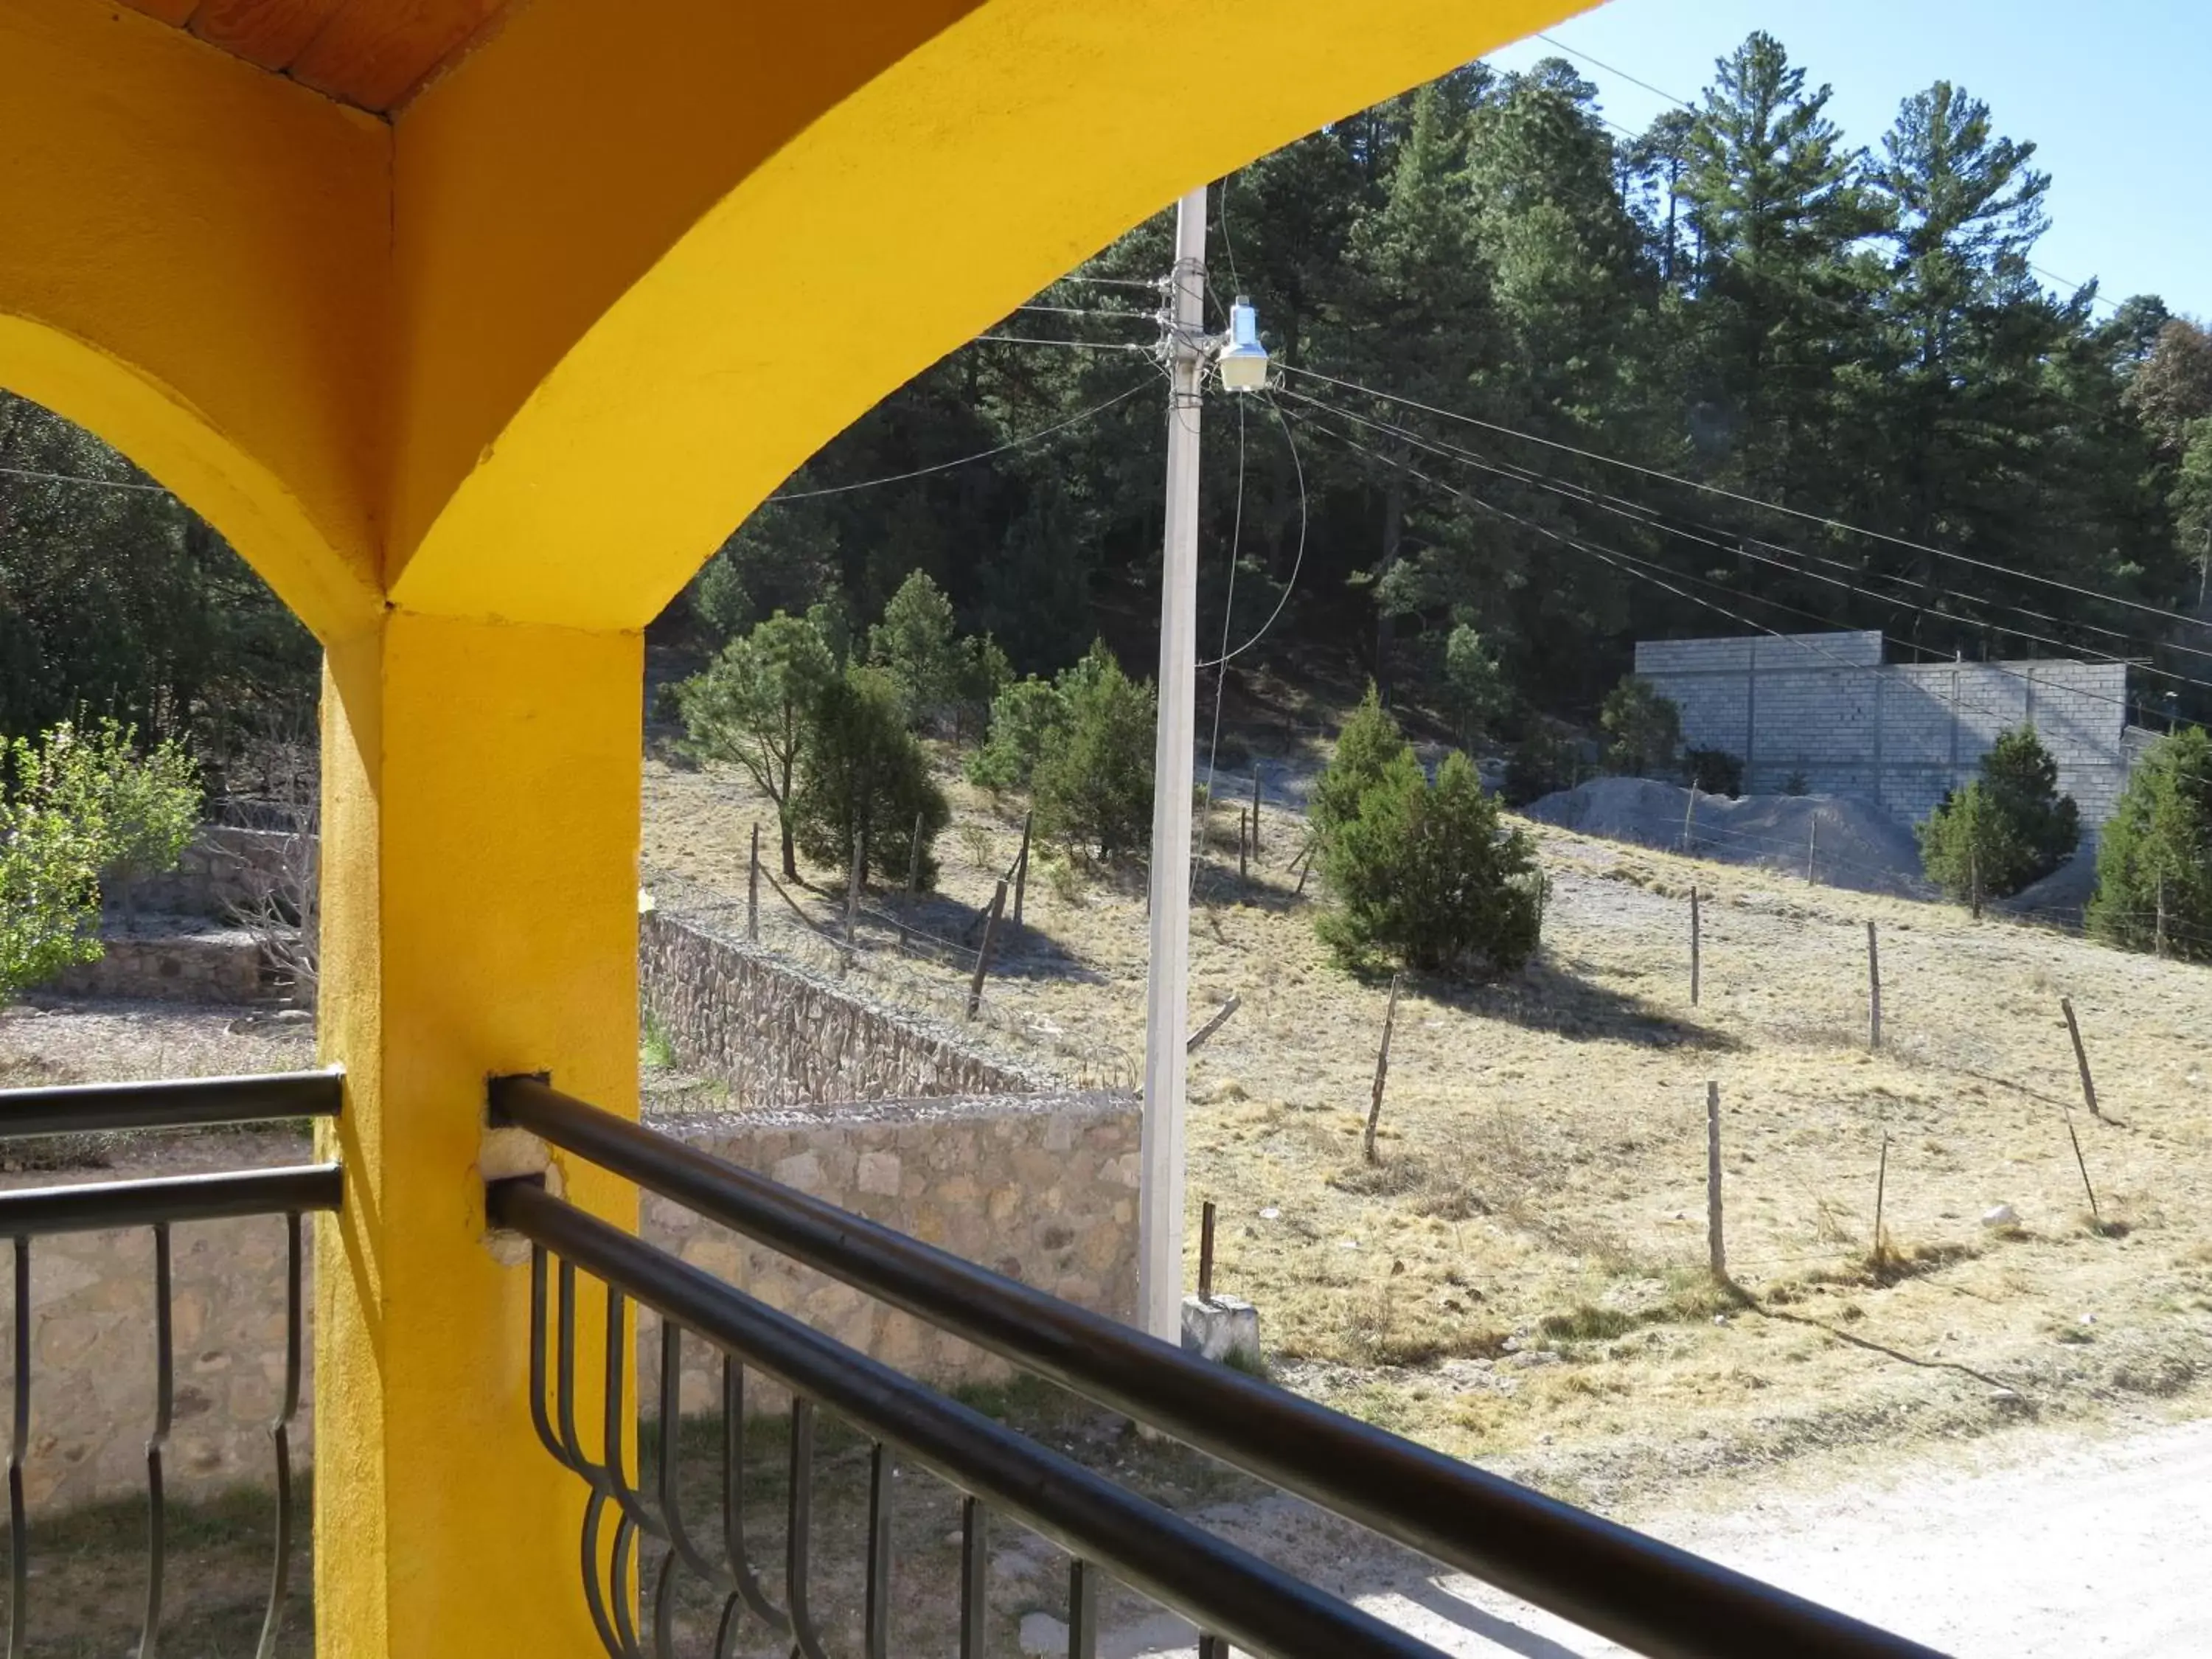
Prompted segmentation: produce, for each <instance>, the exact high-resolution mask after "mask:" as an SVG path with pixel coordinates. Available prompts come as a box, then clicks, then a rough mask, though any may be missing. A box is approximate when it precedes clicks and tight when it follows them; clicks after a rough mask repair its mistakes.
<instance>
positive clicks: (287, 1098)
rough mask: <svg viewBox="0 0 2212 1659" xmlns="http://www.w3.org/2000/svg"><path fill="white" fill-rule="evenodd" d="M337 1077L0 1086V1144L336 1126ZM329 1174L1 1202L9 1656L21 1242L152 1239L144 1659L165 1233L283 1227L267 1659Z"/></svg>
mask: <svg viewBox="0 0 2212 1659" xmlns="http://www.w3.org/2000/svg"><path fill="white" fill-rule="evenodd" d="M343 1087H344V1080H343V1075H342V1074H341V1073H339V1072H338V1071H337V1070H336V1069H335V1068H333V1069H331V1070H327V1071H315V1072H283V1073H270V1074H265V1075H261V1076H255V1077H228V1078H188V1079H172V1080H164V1081H161V1082H154V1083H124V1084H91V1085H70V1086H68V1087H62V1088H45V1089H10V1090H0V1141H9V1140H16V1139H28V1138H33V1137H39V1136H47V1135H61V1134H75V1133H88V1132H111V1131H115V1130H125V1129H182V1128H204V1127H210V1126H214V1125H218V1124H237V1123H266V1122H277V1121H290V1120H294V1119H297V1118H302V1117H334V1116H336V1115H337V1112H338V1109H339V1104H340V1101H341V1099H342V1097H343ZM342 1196H343V1176H342V1174H341V1172H340V1170H339V1167H338V1165H337V1164H299V1165H293V1166H289V1167H286V1168H280V1169H270V1170H224V1171H220V1172H216V1173H210V1174H204V1175H189V1176H153V1177H149V1178H147V1179H143V1180H136V1181H95V1182H76V1183H74V1184H66V1185H56V1186H48V1187H33V1188H17V1189H15V1190H14V1191H12V1192H0V1237H4V1238H6V1239H8V1240H9V1248H10V1250H11V1253H12V1255H13V1264H12V1265H13V1267H14V1286H15V1318H14V1322H13V1323H14V1330H13V1336H14V1383H15V1393H14V1401H13V1407H14V1409H13V1412H12V1414H11V1416H10V1419H9V1440H8V1555H9V1563H8V1565H9V1604H8V1649H7V1652H8V1659H21V1656H22V1655H23V1654H24V1653H25V1652H26V1651H27V1644H28V1642H29V1628H30V1604H29V1595H28V1591H29V1581H30V1528H29V1524H28V1515H27V1506H26V1504H25V1501H24V1476H25V1459H26V1457H27V1455H28V1449H29V1445H30V1437H31V1243H32V1240H33V1238H37V1237H45V1236H49V1235H52V1234H56V1233H69V1232H88V1231H105V1230H108V1229H116V1228H132V1227H146V1228H149V1229H151V1231H152V1232H153V1235H154V1427H153V1432H152V1434H151V1435H150V1436H149V1437H148V1439H147V1442H146V1494H147V1513H146V1551H147V1571H146V1610H145V1619H144V1624H143V1629H142V1632H141V1634H140V1637H139V1644H138V1654H139V1656H140V1659H154V1656H155V1651H156V1649H157V1647H158V1645H159V1642H160V1638H161V1612H162V1595H163V1589H164V1580H165V1577H166V1572H165V1569H166V1566H167V1540H166V1533H167V1525H166V1522H167V1503H166V1493H165V1454H166V1450H167V1440H168V1434H169V1429H170V1425H171V1422H172V1420H173V1415H174V1413H173V1407H174V1404H175V1398H176V1364H175V1358H176V1356H175V1352H174V1321H173V1283H172V1277H171V1250H170V1231H169V1230H170V1228H171V1227H172V1226H173V1225H178V1224H180V1223H189V1222H197V1221H213V1220H221V1219H228V1218H237V1217H246V1216H264V1215H265V1216H276V1217H281V1218H283V1221H284V1225H285V1234H286V1258H285V1259H286V1273H285V1313H284V1389H283V1401H282V1403H281V1405H280V1406H279V1408H278V1411H277V1413H276V1417H275V1418H274V1419H272V1420H271V1421H270V1425H269V1437H270V1447H271V1449H272V1452H273V1455H274V1457H275V1462H276V1540H275V1549H276V1560H275V1565H274V1566H273V1567H272V1568H271V1570H270V1586H269V1601H268V1606H267V1609H266V1611H265V1612H264V1614H263V1618H262V1626H261V1638H260V1641H259V1643H258V1644H257V1646H256V1648H255V1653H256V1656H257V1659H272V1656H273V1655H274V1654H275V1652H276V1638H277V1635H278V1632H280V1631H281V1629H282V1628H283V1615H284V1605H285V1597H286V1594H287V1591H288V1589H289V1583H290V1573H291V1551H292V1537H293V1533H294V1530H295V1505H294V1501H293V1492H292V1425H293V1420H294V1419H295V1418H296V1417H297V1416H298V1415H299V1411H300V1393H301V1374H302V1370H303V1359H304V1350H305V1342H304V1332H305V1324H306V1298H305V1279H306V1264H307V1250H306V1241H305V1238H304V1237H303V1235H302V1228H301V1222H302V1218H303V1217H304V1216H305V1215H307V1213H308V1212H313V1211H328V1210H336V1209H337V1207H338V1206H339V1204H340V1201H341V1199H342Z"/></svg>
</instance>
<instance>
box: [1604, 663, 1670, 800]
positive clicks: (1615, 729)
mask: <svg viewBox="0 0 2212 1659" xmlns="http://www.w3.org/2000/svg"><path fill="white" fill-rule="evenodd" d="M1597 720H1598V724H1599V725H1600V726H1603V727H1604V728H1605V734H1606V744H1605V769H1606V770H1607V771H1608V772H1611V773H1613V774H1615V775H1620V776H1625V777H1632V778H1668V777H1673V776H1674V775H1675V772H1676V770H1677V769H1678V768H1679V766H1680V759H1681V752H1682V711H1681V710H1680V708H1676V707H1675V705H1674V699H1673V698H1671V697H1664V696H1660V694H1659V692H1658V690H1656V688H1655V687H1654V686H1653V685H1652V684H1651V682H1650V681H1649V680H1639V679H1638V678H1636V676H1635V675H1633V674H1631V675H1629V676H1628V677H1627V678H1626V679H1624V680H1622V681H1621V683H1620V684H1618V685H1616V686H1614V687H1613V690H1610V691H1608V692H1607V693H1606V698H1605V705H1604V707H1603V708H1601V709H1599V711H1598V717H1597Z"/></svg>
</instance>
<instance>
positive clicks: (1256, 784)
mask: <svg viewBox="0 0 2212 1659" xmlns="http://www.w3.org/2000/svg"><path fill="white" fill-rule="evenodd" d="M1252 856H1253V857H1254V858H1255V859H1256V858H1258V857H1259V856H1260V763H1259V762H1258V761H1256V760H1255V761H1254V762H1253V763H1252Z"/></svg>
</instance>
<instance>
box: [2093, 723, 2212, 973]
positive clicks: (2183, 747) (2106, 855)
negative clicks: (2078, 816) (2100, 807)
mask: <svg viewBox="0 0 2212 1659" xmlns="http://www.w3.org/2000/svg"><path fill="white" fill-rule="evenodd" d="M2161 900H2163V903H2162V905H2161ZM2161 908H2163V911H2164V914H2165V918H2166V951H2168V953H2169V954H2171V955H2173V956H2178V957H2186V958H2188V959H2189V960H2191V961H2193V962H2212V734H2207V733H2206V732H2204V731H2203V730H2202V729H2201V728H2197V727H2191V728H2190V729H2189V730H2187V731H2183V732H2175V733H2174V734H2173V735H2172V736H2171V737H2169V738H2162V739H2160V742H2159V743H2158V744H2157V745H2156V746H2155V747H2154V748H2153V749H2152V750H2151V751H2150V753H2148V755H2146V756H2144V757H2143V758H2142V763H2140V764H2139V765H2137V766H2136V769H2135V772H2134V775H2132V776H2130V778H2129V779H2128V787H2127V788H2126V789H2125V790H2124V791H2123V792H2122V793H2121V795H2120V799H2119V804H2118V806H2117V807H2115V808H2114V809H2113V812H2112V817H2111V818H2109V819H2108V820H2106V823H2105V827H2104V829H2103V831H2102V833H2101V834H2100V836H2099V837H2098V846H2097V891H2096V896H2094V897H2093V898H2092V899H2091V900H2090V901H2089V913H2088V923H2089V931H2090V932H2091V933H2093V934H2094V935H2095V936H2096V937H2097V938H2099V939H2103V940H2105V941H2106V943H2107V944H2111V945H2120V946H2122V947H2124V948H2125V949H2127V950H2130V951H2150V950H2156V949H2157V948H2159V916H2160V910H2161Z"/></svg>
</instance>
